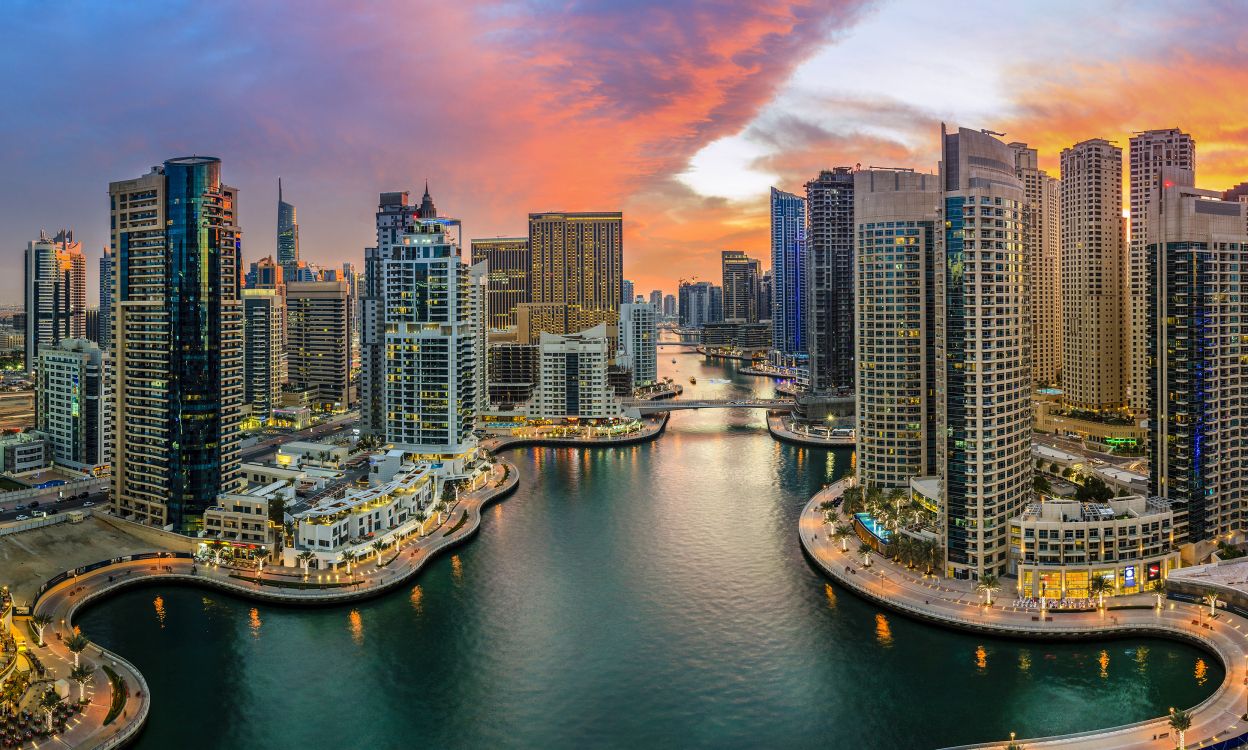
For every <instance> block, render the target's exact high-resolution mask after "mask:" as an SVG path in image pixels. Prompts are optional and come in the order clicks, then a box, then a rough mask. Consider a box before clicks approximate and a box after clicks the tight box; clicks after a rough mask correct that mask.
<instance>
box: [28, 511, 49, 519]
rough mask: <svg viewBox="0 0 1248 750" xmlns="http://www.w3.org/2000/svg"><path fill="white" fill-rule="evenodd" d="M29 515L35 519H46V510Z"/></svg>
mask: <svg viewBox="0 0 1248 750" xmlns="http://www.w3.org/2000/svg"><path fill="white" fill-rule="evenodd" d="M31 515H33V516H34V517H35V518H47V517H48V512H47V511H46V510H37V511H35V512H34V513H32V514H31Z"/></svg>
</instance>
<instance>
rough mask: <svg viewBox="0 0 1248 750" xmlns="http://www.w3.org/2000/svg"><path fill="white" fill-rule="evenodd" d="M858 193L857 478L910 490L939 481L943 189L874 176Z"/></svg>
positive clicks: (862, 178) (898, 176) (928, 179)
mask: <svg viewBox="0 0 1248 750" xmlns="http://www.w3.org/2000/svg"><path fill="white" fill-rule="evenodd" d="M854 183H855V184H854V192H853V195H854V208H853V215H854V225H855V229H854V233H855V240H854V241H855V245H856V247H855V248H854V257H855V264H856V265H857V273H856V274H855V279H856V281H855V283H856V287H857V289H856V294H857V300H856V304H855V306H854V311H855V318H856V321H855V324H854V328H856V329H857V331H858V338H857V345H858V358H857V370H858V374H857V387H856V389H855V391H854V400H855V413H856V414H857V420H858V423H857V430H856V438H857V445H856V448H857V453H858V476H859V477H860V478H861V479H862V482H863V483H864V484H865V485H867V486H872V487H906V486H907V485H908V484H909V482H910V479H911V478H912V477H916V476H932V475H935V474H936V374H937V370H938V369H939V367H940V363H939V362H938V361H937V359H936V330H937V311H936V274H937V271H938V269H940V264H939V263H938V262H937V250H936V244H937V241H938V239H939V236H940V235H941V234H942V232H941V231H940V199H941V193H940V180H939V178H938V177H937V176H936V175H932V174H921V173H916V172H913V171H908V170H907V171H902V170H876V169H871V170H864V171H860V172H858V173H856V174H855V175H854Z"/></svg>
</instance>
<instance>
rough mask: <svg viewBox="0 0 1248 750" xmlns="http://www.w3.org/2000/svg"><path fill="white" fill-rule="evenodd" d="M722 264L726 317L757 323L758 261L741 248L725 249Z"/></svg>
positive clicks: (731, 321)
mask: <svg viewBox="0 0 1248 750" xmlns="http://www.w3.org/2000/svg"><path fill="white" fill-rule="evenodd" d="M719 265H720V273H721V276H722V277H723V284H724V287H723V289H724V320H725V321H727V322H729V323H757V322H758V277H759V276H760V275H761V272H760V268H759V265H760V264H759V262H758V260H757V259H756V258H751V257H749V256H748V255H746V254H745V253H743V252H741V251H740V250H724V251H723V252H721V253H720V259H719ZM651 297H652V298H653V294H652V295H651Z"/></svg>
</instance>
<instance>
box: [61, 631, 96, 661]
mask: <svg viewBox="0 0 1248 750" xmlns="http://www.w3.org/2000/svg"><path fill="white" fill-rule="evenodd" d="M90 643H91V641H88V640H87V637H86V636H85V635H83V634H82V633H74V634H73V635H71V636H70V637H68V638H66V639H65V648H67V649H69V650H70V651H72V652H73V654H74V666H75V667H76V666H78V655H79V654H81V653H82V652H83V651H86V650H87V646H88V645H90Z"/></svg>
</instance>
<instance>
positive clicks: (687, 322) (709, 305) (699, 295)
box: [678, 281, 722, 328]
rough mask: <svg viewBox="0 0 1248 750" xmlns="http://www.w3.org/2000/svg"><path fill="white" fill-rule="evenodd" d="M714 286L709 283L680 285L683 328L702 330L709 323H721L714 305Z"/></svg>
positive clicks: (682, 283) (698, 282) (684, 282)
mask: <svg viewBox="0 0 1248 750" xmlns="http://www.w3.org/2000/svg"><path fill="white" fill-rule="evenodd" d="M714 289H715V287H714V285H713V284H711V282H709V281H697V282H688V281H682V282H681V283H680V289H679V290H678V291H679V293H680V302H679V308H680V325H681V327H683V328H701V327H702V326H704V325H706V324H708V323H720V322H722V321H721V320H718V319H716V316H715V308H714V304H713V302H714V301H713V299H712V297H713V292H714Z"/></svg>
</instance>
